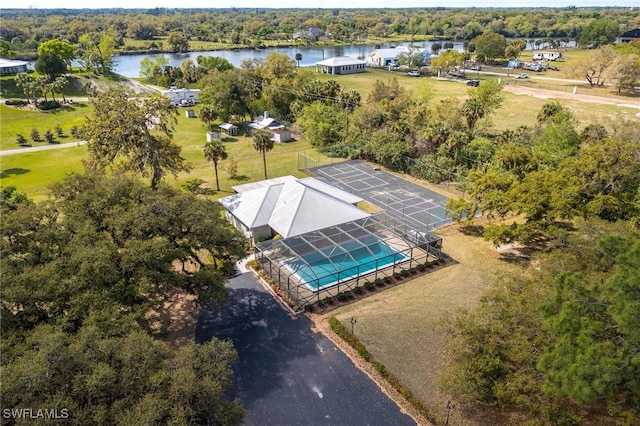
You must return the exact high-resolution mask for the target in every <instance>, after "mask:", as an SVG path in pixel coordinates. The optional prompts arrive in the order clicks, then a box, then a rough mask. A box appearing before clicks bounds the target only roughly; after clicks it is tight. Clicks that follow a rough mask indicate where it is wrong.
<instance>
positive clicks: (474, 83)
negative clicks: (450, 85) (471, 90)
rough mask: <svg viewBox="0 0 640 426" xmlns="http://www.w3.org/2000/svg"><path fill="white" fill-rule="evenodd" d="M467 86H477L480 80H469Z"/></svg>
mask: <svg viewBox="0 0 640 426" xmlns="http://www.w3.org/2000/svg"><path fill="white" fill-rule="evenodd" d="M467 86H473V87H478V86H480V80H469V81H467Z"/></svg>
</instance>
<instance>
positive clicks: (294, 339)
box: [196, 272, 416, 426]
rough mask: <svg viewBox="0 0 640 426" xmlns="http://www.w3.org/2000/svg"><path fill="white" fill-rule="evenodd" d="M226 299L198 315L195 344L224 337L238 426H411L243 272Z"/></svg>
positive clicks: (332, 347)
mask: <svg viewBox="0 0 640 426" xmlns="http://www.w3.org/2000/svg"><path fill="white" fill-rule="evenodd" d="M227 287H228V301H227V303H226V304H225V305H224V306H222V307H214V308H212V309H211V310H204V309H203V310H202V311H201V312H200V316H199V319H198V325H197V328H196V342H199V343H203V342H206V341H209V340H210V339H211V338H212V337H213V336H215V337H217V338H219V339H230V340H231V341H233V344H234V346H235V348H236V350H237V351H238V354H239V358H240V361H239V363H238V364H237V366H236V369H235V375H234V383H233V386H232V389H231V392H230V397H231V398H236V397H237V398H239V399H240V401H241V402H242V405H243V406H244V408H245V409H246V410H247V415H246V417H245V419H244V424H245V425H261V426H262V425H280V426H283V425H284V426H286V425H305V426H306V425H350V426H351V425H415V424H416V423H415V421H414V420H413V419H412V418H411V417H409V416H408V415H406V414H403V413H402V412H401V411H400V409H399V407H398V406H397V405H396V404H395V403H394V402H393V401H392V400H391V399H389V397H387V396H386V395H385V394H384V393H383V392H382V391H381V390H380V389H379V388H378V386H377V385H376V384H375V383H374V382H373V381H372V380H371V379H370V378H369V377H368V376H367V375H366V374H364V373H363V372H362V371H360V370H359V369H358V368H356V366H355V365H354V364H353V362H351V360H350V359H349V358H348V357H347V356H346V355H344V354H343V353H342V352H341V351H340V350H339V349H338V348H337V347H336V346H335V345H334V344H333V343H332V342H331V341H330V340H329V339H327V338H326V337H324V336H323V335H321V334H319V333H314V332H312V331H311V327H312V323H311V321H310V320H309V319H308V318H306V317H299V318H295V319H294V318H291V316H289V314H287V313H286V312H285V311H284V310H283V309H282V308H281V307H280V306H279V305H278V304H277V303H276V301H275V300H274V299H273V298H272V297H271V295H270V294H269V293H268V292H267V291H266V290H265V289H264V288H263V287H262V286H261V285H260V284H259V283H258V282H257V281H256V278H255V276H254V275H253V274H252V273H251V272H246V273H244V274H242V275H239V276H237V277H235V278H232V279H231V280H229V282H228V285H227Z"/></svg>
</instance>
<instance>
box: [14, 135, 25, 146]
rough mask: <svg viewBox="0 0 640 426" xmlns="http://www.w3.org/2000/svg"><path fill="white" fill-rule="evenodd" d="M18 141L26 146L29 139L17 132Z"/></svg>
mask: <svg viewBox="0 0 640 426" xmlns="http://www.w3.org/2000/svg"><path fill="white" fill-rule="evenodd" d="M16 142H17V143H18V145H20V146H25V145H26V144H27V139H26V138H25V137H24V136H22V135H21V134H17V135H16Z"/></svg>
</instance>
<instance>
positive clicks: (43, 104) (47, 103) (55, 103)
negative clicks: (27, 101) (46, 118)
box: [38, 101, 60, 111]
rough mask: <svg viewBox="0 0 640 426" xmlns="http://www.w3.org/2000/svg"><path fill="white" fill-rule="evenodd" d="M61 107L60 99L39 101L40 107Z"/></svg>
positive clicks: (42, 108) (45, 109)
mask: <svg viewBox="0 0 640 426" xmlns="http://www.w3.org/2000/svg"><path fill="white" fill-rule="evenodd" d="M56 108H60V102H58V101H40V102H38V109H41V110H43V111H48V110H50V109H56Z"/></svg>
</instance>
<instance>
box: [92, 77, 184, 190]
mask: <svg viewBox="0 0 640 426" xmlns="http://www.w3.org/2000/svg"><path fill="white" fill-rule="evenodd" d="M92 102H93V104H94V110H93V114H92V116H91V117H90V118H87V120H86V122H85V123H84V124H83V126H82V128H81V130H80V132H81V134H82V136H83V137H85V138H87V139H88V141H89V144H88V146H89V160H88V161H87V165H88V166H89V167H90V168H91V169H94V170H102V169H104V168H106V167H110V168H112V169H114V170H118V169H123V170H129V171H133V172H136V173H140V174H141V175H143V176H149V177H150V178H151V186H152V187H153V188H157V187H158V185H159V183H160V181H161V180H162V178H163V177H164V175H165V173H166V172H169V173H173V174H174V176H175V175H177V173H178V172H181V171H188V170H189V167H188V165H187V164H186V162H185V160H184V159H183V158H182V157H181V156H180V151H181V148H180V146H178V145H176V144H175V143H174V142H172V135H173V130H174V127H175V123H176V117H175V116H176V114H177V112H176V109H175V108H172V107H171V104H170V100H169V99H168V98H166V97H162V96H153V97H148V98H144V99H131V98H129V97H128V96H127V94H126V93H125V92H124V90H122V89H117V90H110V91H108V92H102V93H98V94H97V95H96V96H95V97H94V98H93V99H92Z"/></svg>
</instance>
